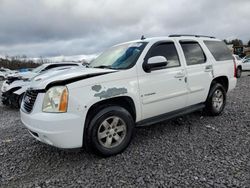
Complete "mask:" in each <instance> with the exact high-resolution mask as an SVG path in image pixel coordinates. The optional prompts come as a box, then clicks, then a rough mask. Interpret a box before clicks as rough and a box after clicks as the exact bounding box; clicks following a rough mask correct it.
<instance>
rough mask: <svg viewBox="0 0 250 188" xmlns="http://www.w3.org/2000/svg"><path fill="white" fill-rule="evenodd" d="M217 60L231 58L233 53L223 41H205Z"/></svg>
mask: <svg viewBox="0 0 250 188" xmlns="http://www.w3.org/2000/svg"><path fill="white" fill-rule="evenodd" d="M204 43H205V45H206V46H207V48H208V49H209V51H210V52H211V54H212V55H213V56H214V59H215V60H216V61H225V60H231V59H232V54H231V52H230V50H229V48H228V47H227V46H226V44H225V43H224V42H222V41H204Z"/></svg>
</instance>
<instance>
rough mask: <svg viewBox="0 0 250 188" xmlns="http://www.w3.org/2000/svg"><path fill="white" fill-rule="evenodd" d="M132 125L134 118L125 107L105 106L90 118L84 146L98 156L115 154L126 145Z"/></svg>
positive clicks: (128, 141) (133, 125)
mask: <svg viewBox="0 0 250 188" xmlns="http://www.w3.org/2000/svg"><path fill="white" fill-rule="evenodd" d="M134 127H135V123H134V120H133V118H132V116H131V114H130V113H129V112H128V111H127V110H126V109H124V108H122V107H120V106H109V107H105V108H103V109H101V110H100V111H99V112H98V113H97V114H96V115H95V116H94V117H93V118H91V120H90V123H89V125H88V127H87V129H85V134H84V142H85V146H86V147H87V149H90V150H91V151H93V152H94V153H96V154H97V155H100V156H104V157H108V156H112V155H116V154H118V153H121V152H122V151H123V150H125V149H126V148H127V147H128V145H129V143H130V141H131V139H132V135H133V132H134Z"/></svg>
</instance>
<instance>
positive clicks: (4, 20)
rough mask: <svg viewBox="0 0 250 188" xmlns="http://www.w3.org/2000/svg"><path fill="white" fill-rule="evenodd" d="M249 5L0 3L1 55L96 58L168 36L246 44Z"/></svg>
mask: <svg viewBox="0 0 250 188" xmlns="http://www.w3.org/2000/svg"><path fill="white" fill-rule="evenodd" d="M249 20H250V0H0V54H2V55H6V54H8V55H10V56H12V55H22V54H26V55H27V56H29V57H39V56H57V55H77V54H93V53H98V52H101V51H102V50H104V49H105V48H107V47H109V46H110V45H114V44H116V43H120V42H125V41H128V40H134V39H138V38H140V36H141V35H142V34H143V35H145V36H146V37H153V36H166V35H169V34H174V33H175V34H176V33H177V34H179V33H188V34H204V35H213V36H216V37H218V38H221V39H224V38H227V39H233V38H236V37H237V38H240V39H242V40H243V41H244V42H247V41H248V40H250V25H249V24H250V23H249Z"/></svg>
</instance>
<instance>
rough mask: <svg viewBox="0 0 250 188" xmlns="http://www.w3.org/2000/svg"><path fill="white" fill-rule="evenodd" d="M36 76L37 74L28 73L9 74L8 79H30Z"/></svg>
mask: <svg viewBox="0 0 250 188" xmlns="http://www.w3.org/2000/svg"><path fill="white" fill-rule="evenodd" d="M36 75H37V73H34V72H31V71H27V72H19V73H12V74H9V75H8V77H22V78H26V79H29V78H32V77H34V76H36Z"/></svg>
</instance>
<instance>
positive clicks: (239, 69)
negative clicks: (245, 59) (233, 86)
mask: <svg viewBox="0 0 250 188" xmlns="http://www.w3.org/2000/svg"><path fill="white" fill-rule="evenodd" d="M233 58H234V61H235V63H236V69H237V72H236V77H237V78H240V77H241V72H242V59H241V58H240V57H239V56H238V55H235V54H234V55H233Z"/></svg>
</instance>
